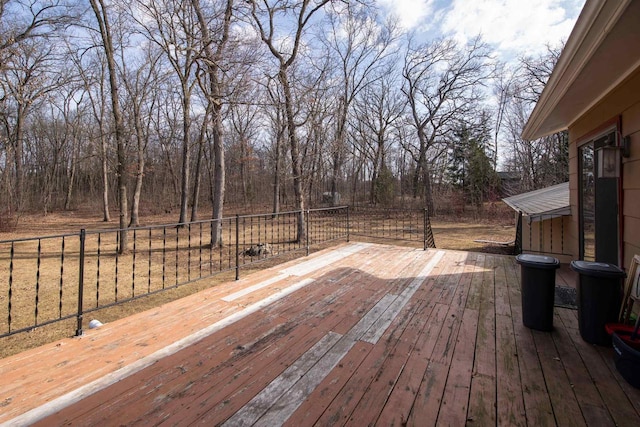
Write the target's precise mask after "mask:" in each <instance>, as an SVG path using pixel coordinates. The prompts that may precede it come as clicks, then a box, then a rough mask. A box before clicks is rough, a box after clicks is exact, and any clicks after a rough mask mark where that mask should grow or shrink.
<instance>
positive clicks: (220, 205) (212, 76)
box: [191, 0, 233, 247]
mask: <svg viewBox="0 0 640 427" xmlns="http://www.w3.org/2000/svg"><path fill="white" fill-rule="evenodd" d="M191 4H192V6H193V8H194V9H195V12H196V15H197V17H198V24H199V26H200V31H201V33H202V39H203V44H204V52H205V55H206V59H207V74H208V75H209V93H208V94H207V95H208V98H209V105H211V107H212V116H211V123H212V129H211V136H212V139H213V157H214V158H213V160H214V162H215V164H214V185H213V188H212V191H213V194H212V196H211V197H212V199H213V200H212V204H213V212H212V214H213V220H214V224H212V227H211V246H212V247H214V246H218V245H221V244H222V215H223V209H224V190H225V163H224V146H223V143H222V102H221V98H222V96H221V88H220V85H221V83H220V80H219V78H218V62H219V59H220V58H221V56H222V52H223V51H224V48H225V45H226V43H227V40H228V37H229V27H230V25H231V14H232V10H233V0H227V4H226V7H225V12H224V25H223V30H222V35H221V37H220V40H219V41H218V44H217V49H216V51H215V52H214V51H213V49H212V47H211V46H212V43H213V40H212V38H211V35H210V33H209V26H208V25H207V22H206V20H205V19H204V15H203V14H202V9H201V7H200V1H199V0H191Z"/></svg>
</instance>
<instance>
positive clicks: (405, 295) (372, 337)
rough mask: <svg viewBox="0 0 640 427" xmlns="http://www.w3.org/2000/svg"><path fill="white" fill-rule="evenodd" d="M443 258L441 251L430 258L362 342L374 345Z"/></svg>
mask: <svg viewBox="0 0 640 427" xmlns="http://www.w3.org/2000/svg"><path fill="white" fill-rule="evenodd" d="M443 256H444V252H443V251H438V252H436V254H435V255H434V256H433V258H431V260H430V261H429V262H428V263H427V265H425V266H424V268H423V269H422V270H421V271H420V273H419V274H418V276H417V277H415V278H414V279H413V280H412V281H411V283H409V285H408V286H407V287H406V288H405V290H404V291H402V293H400V295H398V296H397V298H396V300H395V301H394V302H393V303H392V304H391V305H390V306H389V308H388V309H387V311H386V312H385V313H383V314H382V316H380V317H379V318H378V320H377V321H376V322H375V323H374V324H373V325H372V326H371V328H370V329H369V330H368V331H367V332H366V333H365V334H364V336H363V337H362V341H365V342H368V343H371V344H376V343H377V342H378V340H379V339H380V337H381V336H382V334H384V332H385V331H386V330H387V328H388V327H389V325H391V322H393V319H395V318H396V316H398V314H399V313H400V311H402V309H403V308H404V307H405V305H407V303H408V302H409V300H410V299H411V297H412V296H413V294H415V293H416V291H417V290H418V289H419V288H420V286H421V285H422V283H424V281H425V280H427V277H429V274H430V273H431V270H433V269H434V267H435V266H436V265H437V264H438V263H439V262H440V260H441V259H442V257H443Z"/></svg>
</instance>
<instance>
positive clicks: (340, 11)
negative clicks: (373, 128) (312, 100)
mask: <svg viewBox="0 0 640 427" xmlns="http://www.w3.org/2000/svg"><path fill="white" fill-rule="evenodd" d="M333 6H334V8H333V9H332V10H331V12H332V13H330V14H329V15H328V26H329V28H328V30H327V29H324V28H323V31H322V33H323V34H325V35H326V41H325V43H326V45H327V49H328V52H329V55H328V56H329V57H330V58H331V59H332V60H334V61H335V69H336V70H337V79H336V80H337V81H338V82H339V83H338V84H337V87H336V93H335V97H334V99H335V104H336V105H335V107H334V111H335V117H334V123H335V131H334V136H333V141H332V148H331V153H332V158H331V161H332V170H331V177H330V179H331V194H332V199H333V200H332V202H333V204H334V205H335V204H336V203H337V196H336V193H337V184H338V180H339V177H340V175H341V169H342V164H343V162H344V156H345V154H346V151H345V138H346V134H347V125H348V117H349V112H350V109H351V105H352V103H353V101H354V99H355V97H356V96H357V95H358V94H359V93H360V91H362V90H363V89H364V88H366V87H367V86H368V85H370V84H372V82H375V81H376V80H377V79H379V78H380V77H381V75H382V74H384V73H385V72H388V71H389V69H388V67H387V64H386V62H388V60H389V59H390V58H392V57H393V52H392V50H391V47H392V46H393V45H394V42H395V41H396V40H397V37H398V34H399V32H398V30H397V26H396V23H395V21H392V20H388V21H386V22H383V23H382V24H380V23H379V21H378V19H376V18H377V16H376V15H375V10H374V9H373V8H371V7H370V6H368V5H364V4H361V3H357V2H356V3H352V4H348V5H345V4H343V3H337V4H334V5H333Z"/></svg>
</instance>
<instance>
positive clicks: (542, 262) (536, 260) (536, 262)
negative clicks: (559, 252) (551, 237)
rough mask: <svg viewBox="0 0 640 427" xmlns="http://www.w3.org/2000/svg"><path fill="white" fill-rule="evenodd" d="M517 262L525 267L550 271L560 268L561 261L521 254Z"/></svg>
mask: <svg viewBox="0 0 640 427" xmlns="http://www.w3.org/2000/svg"><path fill="white" fill-rule="evenodd" d="M516 262H517V263H518V264H520V265H524V266H525V267H535V268H549V269H551V268H558V267H560V261H558V259H557V258H554V257H552V256H546V255H532V254H520V255H518V256H517V257H516Z"/></svg>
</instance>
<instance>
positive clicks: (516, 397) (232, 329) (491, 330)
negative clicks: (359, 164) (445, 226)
mask: <svg viewBox="0 0 640 427" xmlns="http://www.w3.org/2000/svg"><path fill="white" fill-rule="evenodd" d="M520 298H521V294H520V286H519V269H518V267H517V265H516V264H515V262H514V260H513V258H511V257H506V256H496V255H489V254H475V253H464V252H456V251H437V250H429V251H420V250H414V249H408V248H400V247H393V246H385V245H370V244H365V245H362V244H352V245H343V246H340V247H338V249H337V250H326V251H322V252H320V253H318V254H314V255H313V256H311V257H309V258H304V259H302V260H298V261H294V262H289V263H287V264H286V265H283V266H276V267H273V268H270V269H268V270H266V271H262V272H258V273H256V274H255V275H253V274H252V275H250V276H249V277H247V278H245V279H243V280H242V281H239V282H233V283H229V284H223V285H221V286H219V287H216V288H214V289H211V290H210V291H205V292H203V293H201V294H199V295H197V296H194V297H193V298H190V299H189V298H186V299H185V300H181V301H176V302H175V303H172V304H168V305H167V306H166V307H162V308H159V309H155V310H150V311H149V312H146V313H141V314H140V315H137V316H134V317H133V318H132V319H127V320H128V321H122V322H114V324H111V325H105V327H103V328H101V329H98V330H95V331H90V332H88V334H87V336H86V337H83V338H82V339H75V340H68V341H63V342H61V343H60V344H61V345H59V346H55V344H54V345H50V346H45V348H41V349H36V350H33V351H32V352H26V353H25V354H22V355H16V357H14V358H7V359H6V360H2V361H0V374H2V375H3V376H0V377H1V378H3V379H2V381H3V383H2V384H0V393H1V394H0V402H4V404H2V405H0V422H6V421H9V420H11V418H12V417H14V416H16V415H19V414H21V413H23V412H26V411H28V410H30V409H34V408H35V412H33V413H32V414H33V416H34V417H35V418H33V417H32V418H28V417H27V416H25V417H23V418H15V419H14V423H15V424H20V423H25V422H26V420H30V421H38V422H36V425H43V426H45V425H47V426H48V425H52V424H56V425H61V424H74V425H75V424H79V425H119V424H123V425H124V424H126V425H191V424H202V425H220V424H224V423H225V422H226V423H228V424H227V425H245V424H246V425H256V426H259V425H265V426H273V425H288V426H307V425H331V426H334V425H354V426H361V425H384V426H405V425H410V426H425V425H436V424H438V425H465V424H468V425H482V426H484V425H531V426H539V425H579V424H586V425H598V426H599V425H614V424H616V425H640V411H639V408H640V392H639V391H638V390H636V389H634V388H632V387H630V386H629V385H628V384H626V383H625V382H624V380H623V379H622V378H621V377H620V376H619V374H618V373H617V372H616V370H615V367H614V365H613V361H612V350H611V349H608V348H597V347H595V346H592V345H589V344H587V343H585V342H584V341H582V339H581V338H580V334H579V331H578V326H577V317H576V314H575V311H572V310H569V309H564V308H557V309H556V310H555V317H554V326H555V329H554V331H552V332H538V331H531V330H529V329H527V328H526V327H524V326H523V325H522V320H521V319H522V307H521V301H520ZM216 322H218V323H219V324H220V325H221V326H220V327H212V326H210V325H217V324H218V323H216ZM220 322H221V323H220ZM183 323H184V324H183ZM202 331H205V332H202ZM190 334H194V335H190ZM185 337H187V338H188V337H193V338H190V340H188V341H185V344H184V345H181V346H178V347H176V348H173V347H171V345H169V347H167V348H171V349H172V350H170V351H168V350H167V351H165V350H164V347H162V346H163V345H165V346H166V345H168V344H170V343H171V342H174V341H178V342H182V341H180V340H183V339H185ZM154 351H159V352H160V353H159V354H162V355H164V356H163V357H158V358H152V359H149V360H150V362H149V363H146V365H145V366H144V367H142V368H140V369H137V368H136V369H133V370H131V372H128V371H127V372H128V374H127V375H124V376H123V377H122V378H120V381H117V382H112V383H111V384H110V383H109V381H106V382H104V383H102V382H98V383H95V385H94V386H92V387H94V388H93V389H88V388H78V387H81V386H82V385H84V384H87V383H89V382H91V381H94V380H95V379H96V378H99V377H100V376H103V375H106V374H109V373H110V372H115V370H116V369H117V368H118V367H124V368H125V369H128V368H127V366H128V365H129V364H131V363H135V361H136V360H146V359H144V358H145V357H147V358H148V357H151V356H149V355H151V354H152V353H153V352H154ZM165 353H166V354H165ZM70 369H71V370H70ZM43 382H45V383H46V384H44V387H40V389H38V386H43V384H42V383H43ZM74 389H77V391H72V390H74ZM69 391H72V395H73V396H74V397H73V399H69V400H65V398H63V399H61V400H59V401H56V402H58V403H59V406H55V405H54V404H50V405H51V407H48V406H40V405H41V404H42V403H44V402H47V401H50V400H51V399H53V398H55V397H57V396H63V395H64V394H65V393H68V392H69ZM74 393H76V394H78V395H77V396H76V394H74ZM29 398H33V400H35V402H36V403H35V404H34V403H33V402H31V403H30V402H29ZM78 399H80V400H78ZM51 408H56V411H55V412H53V413H52V412H51ZM38 411H40V412H38ZM44 414H50V415H49V417H48V418H42V415H44ZM10 422H11V421H10Z"/></svg>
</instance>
